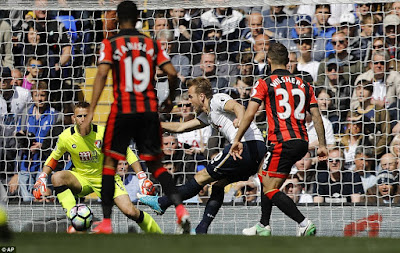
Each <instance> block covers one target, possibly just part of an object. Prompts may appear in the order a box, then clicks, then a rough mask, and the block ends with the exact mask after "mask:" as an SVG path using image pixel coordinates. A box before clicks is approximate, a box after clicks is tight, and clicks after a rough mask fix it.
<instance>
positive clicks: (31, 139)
mask: <svg viewBox="0 0 400 253" xmlns="http://www.w3.org/2000/svg"><path fill="white" fill-rule="evenodd" d="M48 97H49V89H48V85H47V83H46V82H44V81H40V82H39V83H37V84H35V85H34V86H32V100H33V105H32V106H31V107H30V108H29V109H28V114H27V115H26V117H23V118H21V120H20V122H19V124H18V126H17V134H16V135H17V136H19V137H18V139H19V143H18V144H19V145H18V146H19V155H20V157H21V162H20V165H19V173H18V184H19V189H20V194H21V197H22V199H23V201H31V200H32V199H33V196H32V194H31V190H32V187H33V184H34V183H35V182H36V177H37V176H38V175H39V173H38V172H40V168H41V163H42V162H44V159H45V158H46V157H45V156H43V155H42V150H41V147H42V143H43V141H44V139H45V138H46V137H47V136H48V134H49V132H50V130H51V128H52V126H54V125H56V123H57V122H58V119H59V118H60V117H59V116H61V115H60V114H59V113H58V112H57V111H56V110H54V109H53V108H52V107H50V104H49V103H48V99H49V98H48Z"/></svg>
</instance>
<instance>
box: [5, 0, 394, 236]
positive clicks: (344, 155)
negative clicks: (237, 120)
mask: <svg viewBox="0 0 400 253" xmlns="http://www.w3.org/2000/svg"><path fill="white" fill-rule="evenodd" d="M119 2H120V1H116V0H114V1H108V0H102V1H97V0H89V1H84V2H83V1H76V0H68V1H66V0H63V1H55V0H38V1H24V0H16V1H1V2H0V20H1V21H0V56H1V64H0V65H1V72H0V74H1V77H2V86H1V88H0V90H1V94H2V96H1V97H0V120H1V122H0V130H1V131H0V180H1V181H0V197H1V201H2V202H4V203H5V205H6V207H7V210H8V212H9V216H10V225H11V227H12V228H13V230H15V231H60V232H62V231H64V230H65V226H66V224H67V223H68V222H67V220H66V217H65V214H64V212H63V210H62V208H61V206H60V205H59V203H58V201H57V199H56V196H55V194H54V191H53V187H52V185H51V182H50V179H49V191H48V192H47V193H46V197H45V199H42V200H41V201H37V200H35V199H34V197H33V195H32V187H33V185H34V183H35V181H36V179H37V177H38V175H39V174H40V172H41V169H42V167H43V164H44V161H45V160H46V159H47V157H48V156H49V155H50V153H51V151H52V150H53V149H54V148H55V146H56V142H57V139H58V136H59V134H60V133H61V132H62V131H63V130H65V129H66V128H68V127H70V126H72V125H73V124H74V123H73V117H72V115H73V107H74V105H75V104H76V103H77V102H81V101H87V102H90V101H91V97H92V89H93V83H94V79H95V75H96V72H97V68H96V65H97V63H98V57H99V49H100V44H101V41H102V40H103V39H104V38H107V37H110V36H112V35H114V34H116V33H117V32H118V29H119V28H118V25H117V22H116V19H115V9H116V6H117V4H118V3H119ZM137 4H138V7H139V9H140V13H141V14H140V19H139V21H138V23H137V25H136V28H137V29H138V30H139V31H141V32H143V33H144V34H146V35H147V36H149V37H152V38H154V39H158V40H160V42H161V45H162V47H163V50H165V51H166V52H167V53H168V54H169V55H170V57H171V62H172V64H173V65H174V67H175V69H176V70H177V72H178V77H179V78H178V88H177V89H176V91H175V94H174V95H175V97H176V98H175V101H174V108H173V110H172V112H171V113H168V114H166V113H164V114H160V118H161V120H162V121H174V122H183V121H187V120H191V119H193V118H195V117H196V114H195V112H194V109H193V106H192V105H191V103H190V101H189V98H188V94H187V86H186V84H187V82H188V80H190V79H192V78H195V77H200V76H202V77H205V78H207V79H209V80H210V82H211V84H212V87H213V91H214V92H215V93H226V94H229V95H230V96H231V97H232V98H233V99H235V100H236V101H238V102H239V103H240V104H242V105H243V106H244V107H247V105H248V103H249V100H250V93H251V89H252V86H253V85H254V84H255V83H256V81H257V80H258V79H259V78H265V77H266V76H269V75H270V74H271V68H270V66H269V64H268V62H267V52H268V48H269V46H270V45H271V44H272V43H282V44H283V45H285V46H286V48H287V49H288V51H289V61H288V65H287V70H288V71H290V72H291V74H292V75H295V76H299V77H301V78H302V79H303V80H305V81H306V82H309V83H310V84H311V85H312V87H313V89H314V92H315V95H316V98H317V101H318V106H319V108H320V111H321V114H322V116H323V121H324V127H325V132H326V134H325V135H326V140H327V144H328V146H329V148H330V153H329V159H328V161H327V162H318V159H317V157H316V150H317V147H318V139H317V136H316V131H315V128H314V125H313V123H312V121H311V119H310V120H309V119H308V115H307V116H306V121H307V131H308V134H309V138H310V143H309V152H308V153H307V155H306V156H305V157H304V158H303V159H302V160H301V161H299V162H297V163H296V164H295V165H294V166H293V168H292V170H291V173H290V176H289V178H288V179H287V181H286V182H285V183H284V185H283V186H282V188H281V191H283V192H285V193H287V194H288V195H289V196H290V197H291V198H292V199H293V200H294V201H295V202H296V204H298V206H299V207H300V209H301V211H302V212H303V213H304V215H305V216H307V217H309V218H310V219H311V220H313V221H314V223H315V224H316V225H317V227H319V228H320V231H322V232H321V234H322V235H327V236H329V235H335V236H343V235H350V236H356V235H361V236H390V237H397V236H399V231H400V230H399V228H400V224H399V221H398V219H396V218H395V214H396V212H397V211H398V202H399V198H400V194H399V192H400V189H399V175H398V174H399V173H398V166H400V164H399V161H398V158H399V154H400V137H399V135H398V134H399V133H400V125H399V124H398V120H399V118H400V111H399V108H400V107H399V106H400V102H399V100H398V97H399V95H400V74H399V72H398V70H399V69H400V65H399V60H400V51H399V46H400V33H399V29H400V3H399V2H390V1H381V2H380V3H376V2H375V1H366V2H363V3H355V2H354V1H346V0H342V1H322V2H321V1H315V0H290V1H289V0H288V1H286V0H281V1H272V0H246V1H245V0H235V1H233V0H224V1H222V0H214V1H210V0H201V1H200V0H196V1H186V0H180V1H165V0H144V1H143V0H141V1H138V2H137ZM156 88H157V96H158V99H159V101H163V100H164V99H165V98H166V97H167V96H168V79H167V78H166V75H165V73H163V72H162V70H159V71H157V74H156ZM35 89H39V90H43V91H44V92H43V93H44V95H43V96H42V98H40V96H38V94H39V93H40V92H35ZM112 92H113V91H112V77H111V74H110V75H109V76H108V79H107V84H106V87H105V90H104V91H103V94H102V96H101V98H100V101H99V103H98V106H97V109H96V112H95V117H94V123H95V124H99V125H105V123H106V121H107V117H108V114H109V111H110V105H111V103H112V102H113V94H112ZM41 99H42V100H41ZM278 99H279V98H278ZM282 103H284V101H283V102H282ZM43 104H45V105H44V106H43ZM42 107H43V108H44V109H43V108H42ZM40 108H42V109H40ZM260 108H261V109H260V111H259V112H258V113H257V115H256V118H255V122H256V124H257V126H258V127H259V128H260V130H261V132H262V133H263V135H264V137H265V138H266V137H267V130H268V125H267V122H266V115H265V105H262V106H261V107H260ZM163 144H164V147H163V152H164V155H165V156H164V158H163V163H164V165H165V167H166V168H167V169H168V170H169V172H170V173H171V174H172V175H173V178H174V181H175V183H176V184H177V185H181V184H184V183H186V182H188V180H190V179H192V178H193V176H194V174H195V173H197V172H198V171H200V170H202V169H204V168H205V166H206V165H207V161H210V160H211V159H213V158H214V157H215V156H217V155H218V153H219V152H220V151H222V150H223V148H224V147H225V146H226V145H228V144H229V143H227V141H226V140H225V139H224V138H223V137H222V136H221V135H220V134H218V131H217V130H215V129H214V128H212V127H211V126H209V127H206V128H203V129H200V130H195V131H192V132H188V133H182V134H169V133H164V134H163ZM131 148H132V149H133V150H134V151H135V152H136V149H135V144H134V143H133V142H132V145H131ZM124 164H125V163H123V162H121V169H120V172H119V173H120V174H121V177H122V179H123V182H124V184H125V186H126V188H127V190H128V193H129V196H130V198H131V200H132V201H133V202H135V203H137V199H136V193H137V192H138V191H139V187H138V180H137V179H136V177H135V176H134V173H133V170H132V169H131V168H127V167H128V166H127V165H126V164H125V165H124ZM141 165H142V167H143V169H144V170H145V171H146V173H148V172H147V168H146V166H145V163H141ZM73 166H74V165H73V164H72V163H71V161H70V156H69V155H68V154H65V155H64V156H63V157H62V159H61V160H60V161H59V163H58V165H57V170H65V169H67V170H68V169H71V168H72V167H73ZM124 166H125V168H123V167H124ZM148 175H149V177H150V178H151V179H152V180H153V181H154V182H155V185H156V187H157V193H158V194H160V195H162V194H163V189H162V188H161V186H160V185H159V184H158V182H157V181H156V180H155V179H154V178H153V177H152V176H151V175H150V173H148ZM49 178H50V177H49ZM210 194H211V186H210V185H207V186H205V187H204V189H203V190H202V191H201V192H200V193H199V195H198V196H195V197H193V198H192V199H190V200H187V201H186V202H185V203H186V204H187V205H188V207H189V210H190V212H191V214H193V217H194V218H193V219H194V221H195V222H197V221H199V220H201V218H202V212H203V210H204V205H205V203H206V202H207V200H208V199H209V197H210ZM260 194H261V189H260V182H259V181H258V178H257V176H254V177H252V178H250V179H249V180H248V181H241V182H238V183H233V184H230V185H228V186H227V187H226V188H225V195H224V205H223V207H222V208H221V211H220V212H219V214H218V216H217V218H216V220H215V223H214V224H213V225H212V226H211V228H210V232H211V233H226V234H230V233H235V234H241V230H242V229H243V228H245V227H250V226H253V225H254V224H255V223H256V222H257V221H258V220H259V216H260V212H261V210H260ZM77 201H80V202H85V203H87V204H88V205H90V206H92V209H93V210H94V212H95V216H96V217H97V218H100V217H101V210H100V207H99V200H98V198H97V196H96V195H95V194H90V195H88V196H86V198H81V199H77ZM140 207H141V208H144V207H143V206H142V205H140ZM113 215H114V218H115V220H116V222H115V224H114V225H115V229H116V231H119V232H129V231H131V230H132V226H133V223H132V222H131V221H128V219H127V218H124V216H123V215H122V214H121V213H120V212H119V211H117V210H115V211H114V214H113ZM21 217H23V218H21ZM157 221H158V222H159V223H160V224H161V227H162V228H163V230H164V231H167V232H171V233H173V231H174V229H175V223H174V218H173V213H172V212H171V213H170V212H167V213H166V215H165V216H163V217H157ZM271 225H272V226H273V229H274V227H276V229H275V233H274V234H279V235H292V234H293V231H294V230H295V223H294V222H293V221H291V220H290V219H288V218H287V217H285V216H284V215H283V214H282V213H281V212H280V211H279V210H278V209H277V208H275V207H274V211H273V214H272V221H271ZM278 227H279V229H278ZM136 229H137V227H134V229H133V230H136Z"/></svg>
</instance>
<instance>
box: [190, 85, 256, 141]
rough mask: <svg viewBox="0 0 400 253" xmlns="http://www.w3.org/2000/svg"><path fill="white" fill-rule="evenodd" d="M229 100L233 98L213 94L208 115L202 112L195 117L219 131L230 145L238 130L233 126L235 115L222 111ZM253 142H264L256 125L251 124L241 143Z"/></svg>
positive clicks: (226, 95)
mask: <svg viewBox="0 0 400 253" xmlns="http://www.w3.org/2000/svg"><path fill="white" fill-rule="evenodd" d="M231 99H233V98H232V97H231V96H229V95H228V94H223V93H217V94H214V95H213V97H212V99H211V101H210V113H209V114H208V115H207V114H206V113H205V112H202V113H201V114H200V115H199V116H198V117H197V119H198V120H200V121H201V122H203V123H204V124H206V125H212V126H213V127H214V128H215V129H217V130H219V131H220V132H221V133H222V135H223V136H224V137H225V138H226V139H227V140H228V141H229V142H230V143H232V142H233V140H234V139H235V136H236V133H237V131H238V129H237V128H235V127H234V126H233V121H234V120H235V119H236V115H235V114H234V113H230V112H226V111H225V109H224V107H225V104H226V102H228V101H229V100H231ZM254 140H258V141H264V138H263V136H262V134H261V131H260V130H259V129H258V127H257V126H256V124H254V122H251V124H250V127H249V128H248V129H247V131H246V133H245V134H244V136H243V138H242V140H241V142H244V141H254Z"/></svg>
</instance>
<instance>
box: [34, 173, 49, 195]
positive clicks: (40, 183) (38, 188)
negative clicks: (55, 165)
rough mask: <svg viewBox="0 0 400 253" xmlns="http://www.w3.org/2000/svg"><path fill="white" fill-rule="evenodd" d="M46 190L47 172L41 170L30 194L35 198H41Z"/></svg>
mask: <svg viewBox="0 0 400 253" xmlns="http://www.w3.org/2000/svg"><path fill="white" fill-rule="evenodd" d="M46 191H47V174H46V172H42V173H40V175H39V178H38V180H37V181H36V183H35V185H34V186H33V191H32V194H33V196H34V197H35V198H36V199H41V198H42V196H43V194H44V193H45V192H46Z"/></svg>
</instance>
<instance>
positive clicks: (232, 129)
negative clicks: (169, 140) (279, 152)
mask: <svg viewBox="0 0 400 253" xmlns="http://www.w3.org/2000/svg"><path fill="white" fill-rule="evenodd" d="M188 87H189V91H188V93H189V100H190V102H191V103H192V105H193V107H194V109H195V111H196V113H197V115H198V117H197V118H195V119H193V120H190V121H187V122H162V123H161V126H162V128H163V129H164V130H166V131H168V132H174V133H181V132H187V131H192V130H194V129H199V128H203V127H205V126H207V125H211V126H213V127H214V128H216V129H217V130H219V131H220V132H221V133H222V135H223V136H224V137H225V138H226V139H227V140H228V141H229V143H230V144H229V145H227V146H226V147H225V148H224V150H223V151H222V152H220V153H219V154H217V155H216V156H215V157H214V158H213V159H212V161H210V162H209V163H208V165H207V166H206V169H204V170H201V171H199V172H198V173H197V174H196V175H195V176H194V178H193V179H192V180H189V181H188V182H187V183H186V184H185V185H182V186H180V187H178V191H179V192H180V193H181V194H182V198H183V199H189V198H191V197H193V196H195V195H197V194H198V193H199V192H200V190H201V189H202V188H203V186H204V185H206V184H209V183H211V182H215V181H217V182H216V183H215V184H213V186H212V193H211V196H210V199H209V201H208V202H207V206H206V208H205V211H204V215H203V219H202V221H201V222H200V224H199V225H198V226H197V227H196V234H204V233H207V230H208V227H209V226H210V224H211V222H212V220H213V219H214V218H215V216H216V214H217V213H218V210H219V208H220V207H221V205H222V202H223V198H224V187H225V186H226V185H227V184H230V183H233V182H237V181H243V180H247V179H248V178H249V176H251V175H254V174H256V173H257V172H258V168H259V165H260V163H261V162H262V160H263V158H264V155H265V153H266V151H267V148H266V146H265V142H264V139H263V137H262V134H261V131H260V130H259V129H258V128H257V126H256V125H255V124H254V123H251V125H250V127H249V129H248V130H247V131H246V133H245V134H244V136H243V138H242V140H241V141H242V143H243V153H242V157H243V159H238V160H234V159H233V158H232V157H231V156H230V155H229V149H230V147H231V144H232V142H233V140H234V138H235V135H236V132H237V128H238V126H239V123H240V120H241V119H242V117H243V115H244V112H245V109H244V107H243V106H242V105H240V104H239V103H237V102H236V101H235V100H233V99H232V98H231V97H230V96H229V95H227V94H221V93H218V94H214V95H213V94H212V88H211V84H210V82H209V81H208V80H207V79H205V78H202V77H198V78H196V79H193V80H191V81H189V84H188ZM139 199H140V201H141V202H142V203H144V204H146V205H148V206H150V207H151V208H152V209H153V210H154V211H156V212H157V213H159V214H163V213H164V212H165V210H166V209H167V208H168V207H169V206H170V205H172V202H171V201H170V200H169V199H168V197H166V196H164V197H157V196H139Z"/></svg>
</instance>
